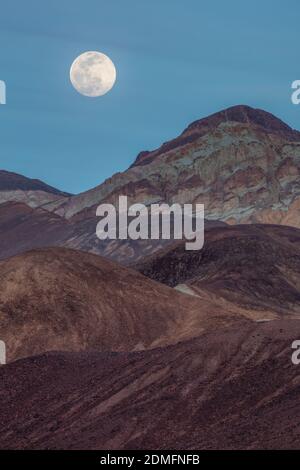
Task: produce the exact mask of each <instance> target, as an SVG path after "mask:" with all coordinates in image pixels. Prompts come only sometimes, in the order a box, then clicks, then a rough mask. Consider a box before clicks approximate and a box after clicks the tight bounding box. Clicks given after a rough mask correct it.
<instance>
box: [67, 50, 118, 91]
mask: <svg viewBox="0 0 300 470" xmlns="http://www.w3.org/2000/svg"><path fill="white" fill-rule="evenodd" d="M70 80H71V82H72V85H73V87H74V88H75V89H76V90H77V91H78V92H79V93H81V94H82V95H84V96H91V97H96V96H102V95H105V93H107V92H108V91H109V90H110V89H111V88H112V87H113V86H114V83H115V81H116V68H115V66H114V64H113V62H112V60H111V59H110V58H109V57H107V55H105V54H102V53H101V52H96V51H88V52H84V53H83V54H80V56H78V57H77V58H76V59H75V60H74V62H73V64H72V65H71V69H70Z"/></svg>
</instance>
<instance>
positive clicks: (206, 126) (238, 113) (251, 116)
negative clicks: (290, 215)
mask: <svg viewBox="0 0 300 470" xmlns="http://www.w3.org/2000/svg"><path fill="white" fill-rule="evenodd" d="M224 122H237V123H242V124H249V125H250V126H251V125H252V126H259V127H261V128H262V130H263V131H265V132H266V133H267V134H276V135H279V136H281V137H283V138H286V139H287V140H289V141H296V140H300V132H299V131H296V130H294V129H292V128H291V127H290V126H289V125H288V124H286V123H284V122H283V121H282V120H281V119H279V118H277V117H276V116H274V115H273V114H271V113H269V112H267V111H264V110H263V109H256V108H252V107H251V106H247V105H236V106H232V107H230V108H227V109H223V110H222V111H218V112H217V113H214V114H211V115H210V116H208V117H205V118H202V119H198V120H197V121H194V122H192V123H191V124H190V125H189V126H188V127H187V128H186V129H185V130H184V131H183V132H182V134H181V135H179V136H178V137H177V138H175V139H173V140H170V141H169V142H165V143H164V144H163V145H161V147H159V148H158V149H156V150H154V151H152V152H140V153H139V155H138V156H137V158H136V160H135V162H134V164H133V165H132V166H133V167H134V166H139V165H147V164H148V163H150V162H151V161H153V160H154V159H155V158H156V157H157V156H158V155H161V154H162V153H165V152H169V151H170V150H172V149H175V148H177V147H181V146H183V145H185V144H188V143H191V142H194V141H195V140H197V139H199V137H202V136H203V135H205V134H208V133H209V132H212V131H213V130H214V129H216V127H218V126H219V125H220V124H222V123H224Z"/></svg>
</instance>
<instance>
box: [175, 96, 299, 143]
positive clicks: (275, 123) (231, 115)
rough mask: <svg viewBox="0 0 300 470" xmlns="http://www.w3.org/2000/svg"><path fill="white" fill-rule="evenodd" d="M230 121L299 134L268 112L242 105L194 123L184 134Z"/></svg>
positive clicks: (268, 129)
mask: <svg viewBox="0 0 300 470" xmlns="http://www.w3.org/2000/svg"><path fill="white" fill-rule="evenodd" d="M229 121H230V122H240V123H245V124H254V125H258V126H261V127H263V128H264V129H266V130H267V131H275V132H278V131H283V132H297V131H294V130H293V129H292V128H291V127H290V126H288V125H287V124H286V123H284V122H283V121H282V120H281V119H279V118H277V117H276V116H274V115H273V114H271V113H269V112H267V111H264V110H263V109H259V108H252V107H251V106H247V105H243V104H240V105H236V106H231V107H230V108H226V109H223V110H222V111H219V112H217V113H214V114H212V115H210V116H208V117H206V118H202V119H199V120H197V121H194V122H193V123H191V124H190V125H189V126H188V127H187V129H186V130H185V131H184V132H183V134H185V133H186V132H188V131H191V130H194V129H199V128H201V127H211V128H215V127H216V126H218V125H219V124H220V123H222V122H229ZM297 133H298V132H297ZM298 134H299V133H298ZM298 138H299V136H298Z"/></svg>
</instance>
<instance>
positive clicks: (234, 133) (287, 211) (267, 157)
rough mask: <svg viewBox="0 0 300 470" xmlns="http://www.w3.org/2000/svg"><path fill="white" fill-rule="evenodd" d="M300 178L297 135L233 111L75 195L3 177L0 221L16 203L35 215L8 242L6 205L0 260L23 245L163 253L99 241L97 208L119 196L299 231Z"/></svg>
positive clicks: (133, 256) (132, 254) (131, 255)
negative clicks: (196, 206)
mask: <svg viewBox="0 0 300 470" xmlns="http://www.w3.org/2000/svg"><path fill="white" fill-rule="evenodd" d="M299 172H300V133H299V132H298V131H295V130H293V129H291V128H290V127H289V126H288V125H286V124H285V123H283V122H282V121H281V120H280V119H278V118H276V117H275V116H273V115H271V114H270V113H267V112H265V111H262V110H259V109H253V108H250V107H248V106H234V107H232V108H229V109H227V110H224V111H221V112H219V113H216V114H214V115H212V116H210V117H208V118H204V119H201V120H199V121H196V122H194V123H192V124H191V125H190V126H188V128H187V129H186V130H185V131H184V132H183V133H182V134H181V135H180V136H179V137H178V138H176V139H174V140H172V141H170V142H167V143H165V144H163V145H162V146H161V147H160V148H159V149H157V150H154V151H152V152H142V153H141V154H140V155H139V156H138V158H137V159H136V161H135V162H134V164H133V165H132V166H131V167H130V168H129V169H128V170H127V171H125V172H123V173H117V174H115V175H114V176H112V177H111V178H109V179H108V180H107V181H105V182H104V183H103V184H101V185H100V186H98V187H96V188H94V189H91V190H90V191H87V192H85V193H82V194H79V195H77V196H68V195H66V194H64V193H60V192H58V191H57V190H54V189H53V188H49V187H48V186H46V185H44V184H43V183H41V182H37V181H35V180H28V179H25V178H24V179H23V178H22V177H20V176H18V175H13V174H8V173H7V172H2V173H1V174H0V223H1V220H2V213H4V219H5V217H7V212H8V208H7V206H6V207H5V208H4V209H3V204H1V202H2V203H3V202H7V201H8V202H16V201H17V202H19V203H22V204H25V205H26V206H30V207H31V208H34V209H36V210H35V211H32V212H31V217H32V222H33V223H32V228H31V227H30V218H29V217H27V215H28V211H27V209H24V208H23V210H24V211H25V213H26V215H25V219H24V221H25V222H24V223H25V225H26V227H25V226H24V230H25V235H24V236H23V237H22V240H18V241H17V240H16V237H15V235H14V236H13V239H14V241H13V242H11V243H10V242H9V234H10V233H12V229H11V227H14V226H18V225H19V223H20V207H19V208H18V210H17V213H16V217H14V209H13V206H10V209H11V213H12V214H11V215H12V216H11V217H10V219H9V220H10V225H9V224H6V222H5V223H4V224H2V228H3V232H2V238H5V239H6V242H5V243H4V245H0V259H1V258H5V257H6V256H9V255H12V254H16V253H19V252H22V251H23V250H24V247H29V248H34V247H36V246H37V247H39V246H49V245H55V246H57V245H59V246H67V247H70V248H75V249H79V250H84V251H89V252H93V253H98V254H101V255H104V256H107V257H111V258H113V259H115V260H117V261H120V262H122V263H131V262H133V261H135V260H137V259H140V258H141V256H142V255H144V253H148V252H150V253H151V252H153V251H157V250H159V249H161V247H162V246H163V245H164V244H161V243H157V242H156V241H154V242H153V243H152V242H150V243H148V242H141V241H136V242H132V241H127V240H126V241H121V242H119V241H109V242H100V241H99V240H98V239H97V237H96V226H97V222H98V221H99V219H98V218H97V217H96V207H97V206H98V205H99V204H100V203H101V202H112V203H115V204H117V202H118V196H119V195H121V194H125V195H127V196H128V197H129V203H131V202H143V203H146V204H150V203H152V202H168V203H173V202H180V203H185V202H188V203H196V202H199V203H204V205H205V214H206V218H207V219H209V220H219V221H226V222H228V223H230V224H236V223H243V222H246V223H249V222H262V223H273V224H274V223H276V224H283V225H289V226H295V227H300V222H299V221H300V197H299V196H300V184H299V181H300V180H299ZM41 211H42V212H41ZM46 212H49V215H47V214H46ZM41 217H42V219H43V224H42V225H41V226H39V220H40V219H41ZM47 218H49V225H48V227H47V226H46V224H45V221H46V219H47ZM5 220H6V219H5ZM54 227H57V228H58V230H57V232H56V231H55V230H54ZM6 231H7V232H6ZM34 231H35V232H34ZM33 232H34V233H33ZM29 234H32V235H33V236H32V237H29ZM147 250H148V251H147Z"/></svg>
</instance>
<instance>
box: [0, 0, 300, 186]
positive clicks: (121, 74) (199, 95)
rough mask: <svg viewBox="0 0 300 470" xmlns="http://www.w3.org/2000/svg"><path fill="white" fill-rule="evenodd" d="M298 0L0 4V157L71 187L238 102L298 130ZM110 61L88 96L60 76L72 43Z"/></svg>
mask: <svg viewBox="0 0 300 470" xmlns="http://www.w3.org/2000/svg"><path fill="white" fill-rule="evenodd" d="M299 17H300V3H299V0H289V1H287V2H283V1H282V0H251V2H248V1H246V0H227V1H226V2H225V1H224V0H215V1H214V2H208V1H203V0H185V1H183V0H151V1H150V0H126V1H125V0H109V1H108V0H105V1H104V0H77V1H74V0H51V2H50V1H47V2H46V1H41V0H26V1H24V0H10V1H9V2H5V3H4V2H2V3H1V6H0V44H1V49H0V79H1V80H5V81H6V86H7V105H5V106H0V148H1V154H0V168H1V169H6V170H10V171H15V172H18V173H21V174H24V175H25V176H29V177H33V178H40V179H42V180H44V181H45V182H47V183H48V184H51V185H53V186H56V187H58V188H59V189H63V190H65V191H70V192H74V193H77V192H81V191H84V190H86V189H89V188H91V187H93V186H96V185H98V184H100V183H101V182H102V181H103V180H104V179H105V178H107V177H109V176H111V175H112V174H113V173H115V172H117V171H122V170H124V169H126V168H127V167H128V166H129V165H130V164H131V163H132V161H133V160H134V158H135V157H136V155H137V154H138V152H139V151H141V150H151V149H153V148H156V147H158V146H159V145H160V144H161V143H162V142H164V141H166V140H169V139H171V138H173V137H176V136H177V135H178V134H179V133H180V132H181V131H182V130H183V129H184V128H185V127H186V126H187V125H188V124H189V123H190V122H191V121H194V120H195V119H199V118H201V117H204V116H206V115H208V114H211V113H213V112H216V111H219V110H221V109H223V108H225V107H228V106H232V105H235V104H248V105H250V106H254V107H259V108H263V109H265V110H267V111H270V112H272V113H274V114H276V115H277V116H278V117H280V118H281V119H283V120H285V121H286V122H287V123H288V124H289V125H291V126H293V127H295V128H298V129H300V106H295V105H292V103H291V99H290V97H291V88H290V87H291V83H292V81H294V80H296V79H300V62H299V44H300V29H299ZM87 50H98V51H100V52H104V53H105V54H107V55H108V56H109V57H110V58H111V59H112V60H113V62H114V64H115V66H116V68H117V81H116V84H115V86H114V88H113V89H112V90H111V91H110V92H109V93H108V94H106V95H105V96H102V97H99V98H87V97H84V96H82V95H80V94H78V93H77V92H76V91H75V90H74V89H73V87H72V85H71V83H70V81H69V69H70V66H71V63H72V62H73V60H74V59H75V58H76V56H77V55H79V54H80V53H82V52H84V51H87Z"/></svg>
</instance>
